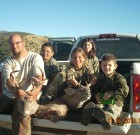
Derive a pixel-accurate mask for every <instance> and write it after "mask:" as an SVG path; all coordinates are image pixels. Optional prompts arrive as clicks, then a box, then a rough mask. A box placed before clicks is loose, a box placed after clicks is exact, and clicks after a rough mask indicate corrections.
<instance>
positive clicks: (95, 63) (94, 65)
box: [86, 56, 99, 73]
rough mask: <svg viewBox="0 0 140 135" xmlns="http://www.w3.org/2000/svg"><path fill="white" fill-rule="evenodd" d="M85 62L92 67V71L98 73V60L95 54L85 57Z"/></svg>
mask: <svg viewBox="0 0 140 135" xmlns="http://www.w3.org/2000/svg"><path fill="white" fill-rule="evenodd" d="M86 64H87V65H88V66H91V68H92V69H93V72H94V73H98V72H99V60H98V58H97V57H96V56H94V58H90V59H89V58H87V59H86Z"/></svg>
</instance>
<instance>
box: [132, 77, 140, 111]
mask: <svg viewBox="0 0 140 135" xmlns="http://www.w3.org/2000/svg"><path fill="white" fill-rule="evenodd" d="M133 110H134V111H135V112H140V75H133Z"/></svg>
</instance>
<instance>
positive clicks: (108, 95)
mask: <svg viewBox="0 0 140 135" xmlns="http://www.w3.org/2000/svg"><path fill="white" fill-rule="evenodd" d="M110 97H111V95H110V94H109V93H108V92H105V93H104V96H103V99H104V100H108V99H109V98H110Z"/></svg>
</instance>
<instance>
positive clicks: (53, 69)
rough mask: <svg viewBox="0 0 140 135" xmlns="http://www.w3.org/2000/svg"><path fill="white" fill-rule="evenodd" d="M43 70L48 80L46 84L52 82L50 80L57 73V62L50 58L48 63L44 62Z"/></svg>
mask: <svg viewBox="0 0 140 135" xmlns="http://www.w3.org/2000/svg"><path fill="white" fill-rule="evenodd" d="M44 69H45V74H46V78H47V79H48V80H49V81H48V83H50V82H52V80H53V79H54V77H55V76H56V74H57V73H58V71H59V67H58V63H57V61H56V60H55V59H54V58H51V60H50V61H47V62H44Z"/></svg>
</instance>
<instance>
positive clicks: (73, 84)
mask: <svg viewBox="0 0 140 135" xmlns="http://www.w3.org/2000/svg"><path fill="white" fill-rule="evenodd" d="M70 84H71V85H72V86H77V85H78V84H79V83H78V82H77V81H76V80H75V79H71V80H70Z"/></svg>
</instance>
